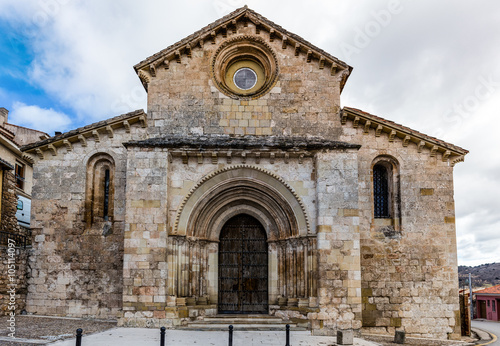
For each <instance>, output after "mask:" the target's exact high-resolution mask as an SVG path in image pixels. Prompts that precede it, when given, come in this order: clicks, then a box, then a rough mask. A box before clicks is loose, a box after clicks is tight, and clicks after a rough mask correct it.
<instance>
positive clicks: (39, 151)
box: [35, 148, 45, 160]
mask: <svg viewBox="0 0 500 346" xmlns="http://www.w3.org/2000/svg"><path fill="white" fill-rule="evenodd" d="M35 153H36V155H37V156H38V158H39V159H40V160H43V159H44V158H45V157H44V156H43V151H42V150H40V148H37V149H35Z"/></svg>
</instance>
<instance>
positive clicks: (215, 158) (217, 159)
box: [212, 151, 219, 165]
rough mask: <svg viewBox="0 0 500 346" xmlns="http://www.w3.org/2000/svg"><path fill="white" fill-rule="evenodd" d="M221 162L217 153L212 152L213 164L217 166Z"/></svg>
mask: <svg viewBox="0 0 500 346" xmlns="http://www.w3.org/2000/svg"><path fill="white" fill-rule="evenodd" d="M218 161H219V158H218V157H217V152H215V151H213V152H212V164H213V165H216V164H217V163H218Z"/></svg>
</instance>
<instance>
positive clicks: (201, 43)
mask: <svg viewBox="0 0 500 346" xmlns="http://www.w3.org/2000/svg"><path fill="white" fill-rule="evenodd" d="M204 43H205V41H204V40H203V37H201V35H198V43H197V44H198V45H200V48H203V46H204ZM195 47H196V45H195Z"/></svg>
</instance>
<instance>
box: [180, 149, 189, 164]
mask: <svg viewBox="0 0 500 346" xmlns="http://www.w3.org/2000/svg"><path fill="white" fill-rule="evenodd" d="M181 157H182V163H183V164H185V165H187V163H188V155H187V153H186V152H185V151H183V152H182V153H181Z"/></svg>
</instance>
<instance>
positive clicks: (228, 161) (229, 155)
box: [226, 151, 233, 164]
mask: <svg viewBox="0 0 500 346" xmlns="http://www.w3.org/2000/svg"><path fill="white" fill-rule="evenodd" d="M232 155H233V153H232V152H231V151H228V152H227V153H226V161H227V163H228V164H231V162H232V161H233V160H232V159H233V157H232Z"/></svg>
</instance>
